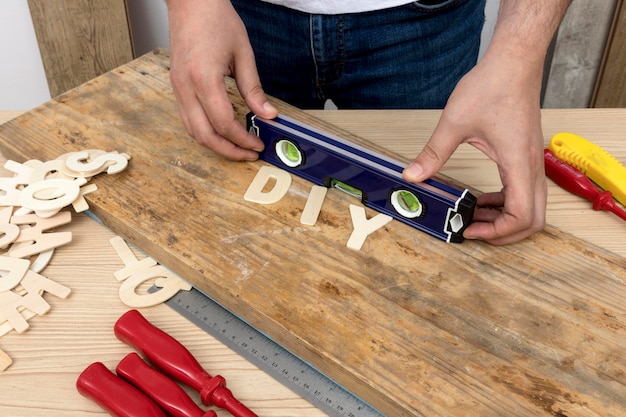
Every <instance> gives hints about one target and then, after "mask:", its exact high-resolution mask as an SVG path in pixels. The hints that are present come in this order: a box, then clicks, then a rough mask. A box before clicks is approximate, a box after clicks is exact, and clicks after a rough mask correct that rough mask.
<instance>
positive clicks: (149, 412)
mask: <svg viewBox="0 0 626 417" xmlns="http://www.w3.org/2000/svg"><path fill="white" fill-rule="evenodd" d="M76 388H77V389H78V392H80V393H81V394H82V395H83V396H85V397H87V398H89V399H91V400H93V401H94V402H96V403H97V404H98V405H99V406H100V407H102V408H103V409H105V410H106V411H107V412H108V413H109V414H111V415H112V416H115V417H166V415H165V412H164V411H163V410H161V408H159V406H158V405H157V404H156V403H155V402H154V401H152V400H151V399H150V398H148V397H147V396H146V395H145V394H144V393H142V392H141V391H139V390H138V389H137V388H135V387H134V386H132V385H131V384H129V383H128V382H126V381H124V380H123V379H122V378H119V377H118V376H117V375H115V374H114V373H113V372H111V371H109V370H108V369H107V368H106V367H105V366H104V365H103V364H102V363H101V362H95V363H92V364H91V365H89V366H88V367H87V368H85V370H84V371H83V372H82V373H81V374H80V376H79V377H78V379H77V380H76Z"/></svg>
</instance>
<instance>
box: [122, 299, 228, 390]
mask: <svg viewBox="0 0 626 417" xmlns="http://www.w3.org/2000/svg"><path fill="white" fill-rule="evenodd" d="M113 330H114V332H115V336H117V338H118V339H120V340H121V341H122V342H124V343H127V344H129V345H130V346H132V347H134V348H135V349H136V350H137V351H138V352H139V353H141V354H142V355H143V356H144V357H145V358H147V359H148V360H149V361H150V362H151V363H152V364H153V365H154V366H156V367H157V368H159V369H160V370H161V371H163V372H165V373H166V374H168V375H170V376H171V377H172V378H174V379H176V380H177V381H180V382H182V383H183V384H186V385H189V386H190V387H191V388H193V389H194V390H196V391H198V392H200V391H202V389H203V387H205V386H206V385H208V384H210V382H211V380H212V379H213V378H212V377H211V375H209V374H208V373H207V372H206V371H205V370H204V369H202V366H200V364H199V363H198V361H197V360H196V358H194V357H193V355H192V354H191V352H189V351H188V350H187V348H185V347H184V346H183V345H182V344H181V343H180V342H179V341H177V340H176V339H174V338H173V337H172V336H170V335H169V334H167V333H165V332H164V331H163V330H161V329H159V328H157V327H155V326H154V325H152V323H150V322H149V321H148V320H146V319H145V317H144V316H142V315H141V313H140V312H139V311H137V310H130V311H128V312H126V313H124V315H122V317H120V318H119V319H118V320H117V323H115V326H114V329H113ZM220 378H221V377H220ZM220 378H218V379H220ZM220 382H222V383H223V378H221V381H220ZM215 388H217V386H216V387H215Z"/></svg>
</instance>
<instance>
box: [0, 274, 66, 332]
mask: <svg viewBox="0 0 626 417" xmlns="http://www.w3.org/2000/svg"><path fill="white" fill-rule="evenodd" d="M21 285H22V287H24V289H25V290H26V294H24V295H23V296H21V295H19V294H17V293H15V292H13V291H4V292H0V319H1V318H4V319H6V320H7V321H8V322H9V324H10V325H11V326H13V328H14V329H15V331H16V332H18V333H22V332H24V331H25V330H26V329H28V322H27V321H26V319H25V318H24V317H22V314H20V311H19V308H20V307H25V308H27V309H28V310H31V311H33V312H34V313H36V314H46V313H47V312H48V310H50V304H48V303H47V302H46V300H44V298H43V293H44V292H49V293H50V294H52V295H55V296H57V297H59V298H67V296H68V295H69V294H70V289H69V288H67V287H65V286H63V285H61V284H59V283H57V282H54V281H52V280H51V279H48V278H46V277H44V276H43V275H39V274H38V273H36V272H33V271H27V272H26V275H25V276H24V278H22V282H21ZM0 321H1V320H0Z"/></svg>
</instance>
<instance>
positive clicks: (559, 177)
mask: <svg viewBox="0 0 626 417" xmlns="http://www.w3.org/2000/svg"><path fill="white" fill-rule="evenodd" d="M543 156H544V162H545V167H546V175H547V176H548V177H550V178H551V179H552V180H553V181H554V182H555V183H557V184H558V185H559V186H560V187H561V188H563V189H565V190H567V191H569V192H570V193H572V194H576V195H578V196H580V197H583V198H586V199H587V200H589V201H591V202H592V203H593V209H594V210H608V211H611V212H613V213H615V214H616V215H618V216H619V217H620V218H622V219H624V220H626V211H624V210H622V209H621V208H620V207H619V206H618V205H617V204H616V203H615V200H613V196H612V194H611V192H610V191H600V190H599V189H598V187H596V186H595V185H594V184H593V182H591V180H590V179H589V178H587V176H585V174H583V173H582V172H580V171H579V170H578V169H576V168H574V167H573V166H571V165H569V164H568V163H567V162H564V161H561V160H560V159H559V158H557V157H556V155H554V154H553V153H552V151H550V150H549V149H544V151H543Z"/></svg>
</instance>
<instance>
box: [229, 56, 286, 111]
mask: <svg viewBox="0 0 626 417" xmlns="http://www.w3.org/2000/svg"><path fill="white" fill-rule="evenodd" d="M238 68H244V69H243V70H241V71H238V72H237V73H236V74H235V80H236V82H237V87H238V88H239V92H240V93H241V96H242V97H243V99H244V101H245V102H246V105H247V106H248V108H249V109H250V110H251V111H252V112H253V113H254V114H257V115H259V116H261V117H263V118H264V119H273V118H275V117H276V116H278V110H277V109H276V107H274V106H273V105H272V103H270V102H269V100H268V98H267V95H265V92H264V91H263V87H262V86H261V80H260V79H259V74H258V72H257V69H256V64H255V62H254V58H252V60H251V61H248V63H247V65H241V66H239V67H238Z"/></svg>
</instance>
